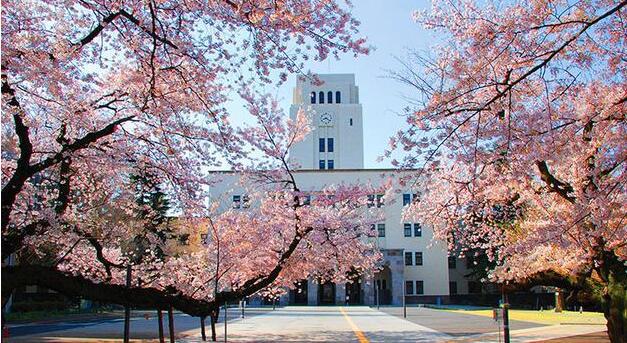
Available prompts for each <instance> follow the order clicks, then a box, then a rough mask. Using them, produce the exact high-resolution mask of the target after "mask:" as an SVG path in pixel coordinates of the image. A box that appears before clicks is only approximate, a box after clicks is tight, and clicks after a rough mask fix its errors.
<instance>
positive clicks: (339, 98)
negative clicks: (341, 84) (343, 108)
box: [335, 91, 342, 104]
mask: <svg viewBox="0 0 627 343" xmlns="http://www.w3.org/2000/svg"><path fill="white" fill-rule="evenodd" d="M335 103H336V104H341V103H342V92H340V91H335Z"/></svg>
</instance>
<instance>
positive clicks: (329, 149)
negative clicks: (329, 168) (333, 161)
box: [327, 137, 335, 152]
mask: <svg viewBox="0 0 627 343" xmlns="http://www.w3.org/2000/svg"><path fill="white" fill-rule="evenodd" d="M334 143H335V141H334V140H333V137H329V138H327V152H335V144H334Z"/></svg>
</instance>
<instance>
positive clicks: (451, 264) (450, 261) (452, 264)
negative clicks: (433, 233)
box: [448, 256, 457, 269]
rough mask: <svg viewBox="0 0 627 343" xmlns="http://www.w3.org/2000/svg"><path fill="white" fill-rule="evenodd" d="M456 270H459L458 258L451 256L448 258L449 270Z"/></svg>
mask: <svg viewBox="0 0 627 343" xmlns="http://www.w3.org/2000/svg"><path fill="white" fill-rule="evenodd" d="M455 268H457V257H455V256H449V257H448V269H455Z"/></svg>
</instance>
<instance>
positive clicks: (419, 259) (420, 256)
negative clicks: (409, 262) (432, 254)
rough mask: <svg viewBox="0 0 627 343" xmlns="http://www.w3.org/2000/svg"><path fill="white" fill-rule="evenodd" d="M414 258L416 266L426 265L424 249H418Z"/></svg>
mask: <svg viewBox="0 0 627 343" xmlns="http://www.w3.org/2000/svg"><path fill="white" fill-rule="evenodd" d="M414 254H415V258H414V265H416V266H424V263H425V260H424V259H425V254H424V253H423V252H422V251H416V252H415V253H414Z"/></svg>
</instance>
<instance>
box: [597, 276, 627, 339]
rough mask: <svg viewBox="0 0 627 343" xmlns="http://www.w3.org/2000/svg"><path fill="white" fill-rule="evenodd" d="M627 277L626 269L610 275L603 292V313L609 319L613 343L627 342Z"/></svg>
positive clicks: (608, 329)
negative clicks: (626, 329)
mask: <svg viewBox="0 0 627 343" xmlns="http://www.w3.org/2000/svg"><path fill="white" fill-rule="evenodd" d="M626 292H627V276H626V275H625V271H624V269H623V270H622V271H620V270H618V271H617V272H615V271H614V270H612V271H611V272H610V275H609V280H608V283H607V287H606V288H605V289H604V290H603V313H604V314H605V319H607V334H608V336H609V338H610V342H612V343H623V342H627V331H625V327H626V326H627V323H626V322H627V317H626V316H625V311H626V310H627V296H626Z"/></svg>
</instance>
